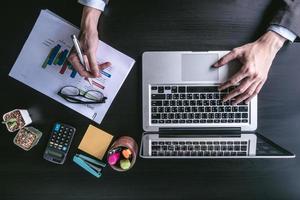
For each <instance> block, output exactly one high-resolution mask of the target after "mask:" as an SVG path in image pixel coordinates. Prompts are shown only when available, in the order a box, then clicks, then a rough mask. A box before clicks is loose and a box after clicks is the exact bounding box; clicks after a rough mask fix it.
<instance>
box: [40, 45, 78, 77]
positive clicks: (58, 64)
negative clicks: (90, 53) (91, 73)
mask: <svg viewBox="0 0 300 200" xmlns="http://www.w3.org/2000/svg"><path fill="white" fill-rule="evenodd" d="M43 44H44V45H46V46H48V47H49V48H50V50H49V54H48V56H47V57H46V59H45V61H44V63H43V65H42V68H43V69H46V68H48V67H50V68H54V69H56V70H59V71H58V72H59V74H61V75H64V74H65V73H66V72H67V71H70V73H69V77H70V78H75V77H76V75H77V72H76V70H75V69H74V68H73V66H72V65H71V64H70V63H69V62H68V60H67V58H68V55H69V52H70V49H71V47H70V46H69V45H67V44H66V42H64V41H62V40H59V41H57V42H54V41H53V40H51V39H48V40H47V41H45V42H43ZM51 47H52V48H51Z"/></svg>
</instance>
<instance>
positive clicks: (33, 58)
mask: <svg viewBox="0 0 300 200" xmlns="http://www.w3.org/2000/svg"><path fill="white" fill-rule="evenodd" d="M78 33H79V29H78V28H76V27H75V26H73V25H72V24H70V23H69V22H67V21H65V20H64V19H62V18H60V17H59V16H57V15H55V14H54V13H52V12H50V11H48V10H42V11H41V13H40V15H39V17H38V19H37V21H36V23H35V25H34V27H33V29H32V31H31V33H30V35H29V37H28V39H27V41H26V43H25V45H24V46H23V48H22V51H21V53H20V55H19V57H18V58H17V61H16V62H15V64H14V66H13V68H12V69H11V71H10V73H9V75H10V76H11V77H13V78H15V79H16V80H19V81H21V82H22V83H24V84H26V85H28V86H30V87H32V88H34V89H35V90H37V91H39V92H41V93H43V94H45V95H47V96H49V97H51V98H53V99H55V100H56V101H58V102H60V103H62V104H64V105H66V106H67V107H69V108H71V109H73V110H75V111H77V112H79V113H81V114H83V115H84V116H86V117H88V118H89V119H92V120H94V121H95V122H97V123H101V121H102V119H103V118H104V115H105V113H106V112H107V111H108V109H109V107H110V105H111V103H112V101H113V99H114V98H115V96H116V95H117V92H118V91H119V89H120V87H121V85H122V84H123V82H124V81H125V79H126V77H127V75H128V73H129V71H130V70H131V68H132V67H133V65H134V63H135V61H134V60H133V59H132V58H130V57H128V56H126V55H124V54H123V53H121V52H119V51H117V50H115V49H113V48H112V47H110V46H108V45H107V44H105V43H103V42H101V41H100V42H99V47H98V50H97V61H98V63H103V62H106V61H109V62H111V63H112V66H111V67H109V68H106V69H105V70H103V71H101V77H99V78H95V79H92V83H93V86H90V84H89V82H88V81H87V80H86V79H84V78H82V77H81V76H79V74H78V73H77V72H76V71H75V70H74V69H73V68H72V65H70V64H69V63H68V62H67V56H68V54H69V52H70V49H71V47H72V46H73V42H72V39H71V35H72V34H75V35H78ZM67 85H72V86H76V87H78V88H79V89H80V90H82V91H87V90H91V89H93V90H99V91H101V92H102V93H103V94H104V96H106V97H107V100H106V102H105V103H104V104H73V103H69V102H67V101H66V100H65V99H63V98H62V97H60V96H59V95H57V92H58V91H59V90H60V89H61V88H62V87H63V86H67Z"/></svg>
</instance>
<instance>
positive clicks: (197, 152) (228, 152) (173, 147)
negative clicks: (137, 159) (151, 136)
mask: <svg viewBox="0 0 300 200" xmlns="http://www.w3.org/2000/svg"><path fill="white" fill-rule="evenodd" d="M247 155H248V141H171V140H170V141H161V140H159V141H151V156H159V157H170V156H175V157H182V156H185V157H187V156H197V157H202V156H247Z"/></svg>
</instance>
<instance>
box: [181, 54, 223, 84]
mask: <svg viewBox="0 0 300 200" xmlns="http://www.w3.org/2000/svg"><path fill="white" fill-rule="evenodd" d="M218 59H219V56H218V54H216V53H211V54H183V55H182V59H181V60H182V64H181V66H182V72H181V78H182V80H183V81H205V82H211V81H213V82H215V81H219V69H218V68H214V67H212V65H213V64H214V63H216V62H217V61H218Z"/></svg>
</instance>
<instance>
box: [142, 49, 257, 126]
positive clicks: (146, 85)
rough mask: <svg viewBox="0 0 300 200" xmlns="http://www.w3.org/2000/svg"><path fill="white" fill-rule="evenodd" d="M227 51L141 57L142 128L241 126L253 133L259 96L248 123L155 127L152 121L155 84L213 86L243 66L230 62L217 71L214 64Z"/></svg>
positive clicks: (164, 53) (251, 110) (250, 111)
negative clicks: (151, 93)
mask: <svg viewBox="0 0 300 200" xmlns="http://www.w3.org/2000/svg"><path fill="white" fill-rule="evenodd" d="M226 53H228V51H211V52H145V53H144V54H143V58H142V76H143V78H142V79H143V128H144V130H145V131H158V130H159V129H160V128H201V127H239V128H241V130H242V131H254V130H256V127H257V97H255V98H253V100H252V101H251V102H250V105H249V109H250V110H249V119H250V120H249V122H248V123H231V124H222V123H220V124H214V123H207V124H176V125H175V124H171V125H169V124H152V123H151V120H150V115H151V112H150V109H151V104H150V103H151V102H150V101H151V100H150V92H151V86H153V85H180V84H181V85H190V86H193V85H194V86H199V85H203V86H212V85H219V84H220V83H222V82H224V81H226V80H227V79H228V78H229V77H230V76H231V75H232V74H234V73H235V72H236V71H237V70H238V69H239V67H240V65H237V64H236V63H230V64H229V66H228V65H225V66H223V67H221V68H218V69H214V68H212V67H211V66H212V64H213V63H215V62H216V61H217V60H218V59H219V58H221V57H222V56H224V55H225V54H226Z"/></svg>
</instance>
